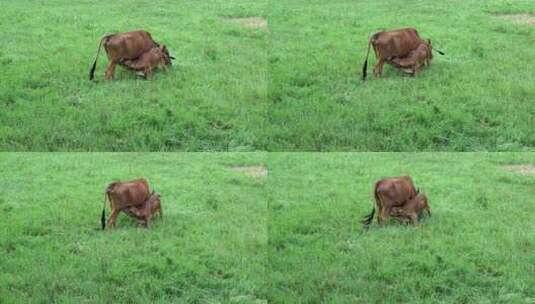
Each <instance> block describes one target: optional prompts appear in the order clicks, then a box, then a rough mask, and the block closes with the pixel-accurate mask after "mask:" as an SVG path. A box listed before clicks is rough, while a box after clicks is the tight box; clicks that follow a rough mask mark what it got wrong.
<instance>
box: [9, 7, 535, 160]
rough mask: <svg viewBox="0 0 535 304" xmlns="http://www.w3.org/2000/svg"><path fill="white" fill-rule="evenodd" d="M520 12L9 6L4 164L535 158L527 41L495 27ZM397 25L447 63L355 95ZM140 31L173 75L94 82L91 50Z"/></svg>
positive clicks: (530, 34) (512, 26) (388, 75)
mask: <svg viewBox="0 0 535 304" xmlns="http://www.w3.org/2000/svg"><path fill="white" fill-rule="evenodd" d="M530 13H531V14H532V15H533V14H535V4H534V3H533V1H531V0H518V1H502V0H473V1H461V0H447V1H441V2H440V3H437V2H436V1H416V0H412V1H403V2H402V3H401V2H399V1H396V0H384V1H353V0H335V1H318V0H306V1H305V0H291V1H271V2H268V1H249V0H230V1H208V2H206V1H204V2H203V1H189V0H180V1H156V2H149V1H133V0H129V1H121V2H120V3H115V2H113V1H102V0H99V1H77V2H76V3H72V1H67V0H52V1H46V2H42V1H35V0H32V1H15V0H7V1H3V2H2V10H1V11H0V20H1V21H0V32H1V33H2V44H0V63H2V66H3V70H2V73H1V74H0V149H1V150H3V151H15V150H17V151H28V150H31V151H73V150H77V151H149V150H150V151H169V150H173V151H214V150H217V151H257V150H267V151H289V150H299V151H304V150H306V151H311V150H313V151H320V150H321V151H342V150H344V151H345V150H353V151H421V150H428V151H436V150H441V151H442V150H447V151H479V150H487V151H489V150H491V151H523V150H531V149H533V148H534V147H535V137H534V136H535V135H534V134H535V133H533V132H532V126H533V124H534V123H535V119H534V117H535V107H534V106H533V102H532V97H533V96H534V95H535V86H534V85H533V83H534V82H535V76H534V74H533V72H532V71H531V70H532V67H531V65H530V64H529V60H528V59H529V58H533V57H535V50H534V49H533V47H532V45H533V43H534V39H535V38H534V37H535V35H534V31H535V28H534V27H533V26H532V25H529V24H527V21H526V22H524V23H522V22H520V23H515V22H513V21H511V20H504V19H502V18H498V16H499V14H530ZM240 18H256V19H253V21H254V20H256V21H264V22H265V21H266V18H267V21H269V25H265V24H264V23H262V22H256V21H254V22H250V20H249V19H240ZM263 18H264V19H263ZM404 26H414V27H416V28H418V29H419V31H420V33H421V35H422V36H423V37H429V38H432V40H433V41H434V45H435V46H436V47H438V48H440V49H442V50H444V51H445V52H446V56H438V55H437V56H436V58H435V60H434V63H433V65H432V68H431V69H429V70H425V71H424V72H423V73H422V74H421V76H420V77H418V78H416V79H414V78H411V77H406V76H403V75H401V74H400V73H399V72H398V71H396V70H394V69H392V68H391V67H387V68H386V71H385V75H384V77H383V78H382V79H373V78H371V79H370V80H369V81H367V82H365V83H363V82H361V81H360V77H361V68H362V64H363V61H364V57H365V52H366V47H367V42H368V37H369V36H370V35H371V34H372V33H373V32H375V31H378V30H381V29H391V28H398V27H404ZM139 28H143V29H146V30H148V31H150V32H151V33H152V34H153V37H154V39H156V40H157V41H159V42H161V43H164V44H166V45H167V46H168V47H169V49H170V51H171V53H172V55H174V56H175V57H176V58H177V60H176V61H175V64H174V66H173V69H172V71H170V72H169V73H159V74H158V75H156V77H155V79H154V80H152V81H143V80H139V79H136V78H135V76H133V75H132V73H129V72H127V71H121V70H120V69H119V71H118V73H117V75H116V76H117V80H116V81H113V82H105V81H103V73H104V69H105V65H106V63H107V59H106V58H105V57H106V56H105V55H104V54H101V58H100V61H99V65H98V67H97V74H96V75H97V80H98V81H97V82H96V83H92V82H89V81H88V79H87V77H88V75H87V74H88V70H89V67H90V65H91V63H92V60H93V58H94V55H95V53H96V49H97V45H98V42H99V39H100V38H101V37H102V36H103V35H105V34H108V33H113V32H120V31H128V30H133V29H139ZM371 57H372V58H370V65H371V66H373V64H374V62H375V59H374V58H373V55H372V56H371ZM527 60H528V61H527ZM370 70H371V67H370Z"/></svg>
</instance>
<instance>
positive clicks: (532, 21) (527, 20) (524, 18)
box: [495, 14, 535, 25]
mask: <svg viewBox="0 0 535 304" xmlns="http://www.w3.org/2000/svg"><path fill="white" fill-rule="evenodd" d="M495 16H496V17H497V18H500V19H504V20H508V21H512V22H514V23H517V24H529V25H535V16H534V15H531V14H496V15H495Z"/></svg>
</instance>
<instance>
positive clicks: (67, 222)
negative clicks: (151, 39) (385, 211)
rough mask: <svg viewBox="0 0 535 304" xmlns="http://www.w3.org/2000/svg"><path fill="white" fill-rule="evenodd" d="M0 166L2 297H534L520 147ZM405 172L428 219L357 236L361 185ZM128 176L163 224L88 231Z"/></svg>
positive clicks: (27, 160) (528, 175) (532, 172)
mask: <svg viewBox="0 0 535 304" xmlns="http://www.w3.org/2000/svg"><path fill="white" fill-rule="evenodd" d="M262 168H265V169H268V170H269V174H268V173H267V171H264V170H263V169H262ZM0 170H1V172H3V174H2V175H1V177H0V188H1V189H2V195H1V197H0V216H1V217H2V219H3V220H2V221H0V250H1V251H2V254H1V255H0V269H2V275H1V276H0V302H1V303H52V302H54V303H55V302H58V303H74V302H75V303H248V304H249V303H251V304H261V303H533V301H535V288H534V286H535V234H534V233H533V231H534V229H535V221H534V220H533V219H534V216H533V214H535V204H533V197H534V196H535V187H534V185H535V154H533V153H531V154H528V153H519V154H514V153H505V154H485V153H470V154H468V153H463V154H449V153H435V154H431V153H411V154H407V153H390V154H383V153H381V154H379V153H269V154H264V153H235V154H233V153H227V154H217V153H211V154H205V153H198V154H196V153H165V154H159V153H149V154H143V153H102V154H101V153H45V154H32V153H3V154H0ZM405 174H410V175H412V176H413V178H414V180H415V183H416V185H417V186H418V187H419V188H420V189H421V190H422V191H425V192H426V193H427V194H428V196H429V199H430V205H431V209H432V217H431V218H425V219H424V220H423V221H422V222H421V223H420V226H419V227H417V228H414V227H411V226H405V225H398V224H396V223H394V222H392V223H390V224H389V225H387V226H386V227H385V228H379V227H378V225H377V224H376V222H375V221H374V223H373V225H372V226H371V227H370V229H369V230H368V231H367V232H364V233H363V230H362V226H361V224H360V220H361V218H362V217H363V216H364V215H366V214H368V213H369V212H370V211H371V208H372V206H373V201H372V187H373V184H374V182H375V181H376V180H378V179H380V178H383V177H387V176H397V175H405ZM140 176H144V177H146V178H147V179H148V180H149V182H150V184H151V186H152V188H153V189H154V190H156V191H157V192H159V193H160V194H161V195H162V206H163V212H164V217H163V219H159V218H156V219H154V221H153V222H152V227H151V228H150V229H145V228H142V227H141V226H139V225H138V224H137V223H136V222H135V221H134V220H132V219H130V218H129V217H127V216H125V215H124V214H122V215H121V216H120V217H119V219H118V223H117V228H116V230H107V231H102V230H100V212H101V208H102V201H103V191H104V188H105V187H106V185H107V184H108V183H109V182H111V181H113V180H116V179H122V180H126V179H132V178H136V177H140ZM107 210H108V212H107V214H108V216H109V207H107Z"/></svg>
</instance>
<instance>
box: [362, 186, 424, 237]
mask: <svg viewBox="0 0 535 304" xmlns="http://www.w3.org/2000/svg"><path fill="white" fill-rule="evenodd" d="M373 194H374V198H375V206H374V209H373V210H372V212H371V213H370V214H368V215H367V216H365V217H364V220H363V221H362V223H363V224H364V226H365V227H367V226H368V225H369V224H370V223H371V222H372V220H373V217H374V215H375V209H377V210H378V215H377V221H378V222H379V224H380V225H381V226H383V225H384V224H385V223H386V221H387V220H388V216H389V215H390V212H391V210H392V208H393V207H396V206H401V205H403V204H404V203H405V202H407V201H408V200H411V199H412V198H414V197H415V196H416V195H417V194H418V191H417V190H416V188H415V187H414V183H413V181H412V178H411V177H410V176H400V177H392V178H386V179H382V180H379V181H378V182H376V183H375V187H374V189H373Z"/></svg>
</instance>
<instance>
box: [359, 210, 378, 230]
mask: <svg viewBox="0 0 535 304" xmlns="http://www.w3.org/2000/svg"><path fill="white" fill-rule="evenodd" d="M374 215H375V206H374V207H373V209H372V212H370V214H368V215H366V216H364V218H363V219H362V224H363V225H364V229H368V228H369V227H370V224H371V223H372V221H373V217H374Z"/></svg>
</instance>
